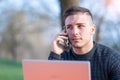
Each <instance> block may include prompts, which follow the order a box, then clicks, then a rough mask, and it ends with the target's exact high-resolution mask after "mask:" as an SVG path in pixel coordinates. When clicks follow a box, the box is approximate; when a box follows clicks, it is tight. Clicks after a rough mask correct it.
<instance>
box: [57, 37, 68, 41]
mask: <svg viewBox="0 0 120 80" xmlns="http://www.w3.org/2000/svg"><path fill="white" fill-rule="evenodd" d="M58 38H61V39H63V40H67V39H68V37H67V36H58Z"/></svg>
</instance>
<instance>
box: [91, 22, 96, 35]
mask: <svg viewBox="0 0 120 80" xmlns="http://www.w3.org/2000/svg"><path fill="white" fill-rule="evenodd" d="M91 27H92V28H91V32H92V34H93V35H94V34H95V30H96V26H95V24H93V25H92V26H91Z"/></svg>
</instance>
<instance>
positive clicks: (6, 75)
mask: <svg viewBox="0 0 120 80" xmlns="http://www.w3.org/2000/svg"><path fill="white" fill-rule="evenodd" d="M0 80H23V72H22V64H21V63H20V62H13V61H12V60H8V59H0Z"/></svg>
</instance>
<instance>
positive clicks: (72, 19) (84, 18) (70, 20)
mask: <svg viewBox="0 0 120 80" xmlns="http://www.w3.org/2000/svg"><path fill="white" fill-rule="evenodd" d="M88 19H90V16H89V15H87V14H85V13H77V14H74V15H70V16H68V17H67V18H66V19H65V25H74V24H76V23H88V21H89V20H88Z"/></svg>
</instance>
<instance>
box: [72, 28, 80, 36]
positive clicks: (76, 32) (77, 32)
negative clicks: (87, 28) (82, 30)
mask: <svg viewBox="0 0 120 80" xmlns="http://www.w3.org/2000/svg"><path fill="white" fill-rule="evenodd" d="M71 32H72V35H74V36H75V35H78V34H79V29H78V28H77V27H73V29H72V31H71Z"/></svg>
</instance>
